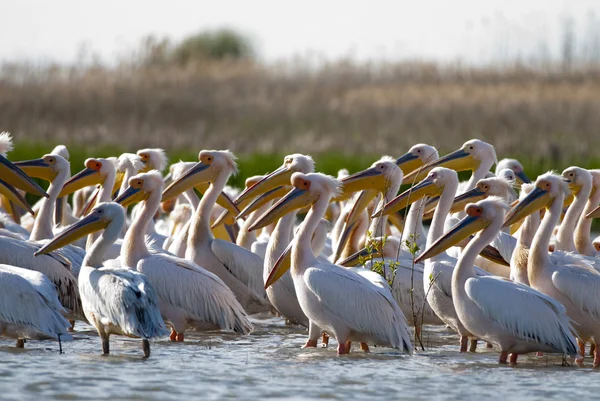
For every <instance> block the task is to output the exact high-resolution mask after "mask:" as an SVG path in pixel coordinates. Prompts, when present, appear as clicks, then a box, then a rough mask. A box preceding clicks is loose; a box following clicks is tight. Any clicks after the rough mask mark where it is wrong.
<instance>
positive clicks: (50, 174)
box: [15, 159, 57, 182]
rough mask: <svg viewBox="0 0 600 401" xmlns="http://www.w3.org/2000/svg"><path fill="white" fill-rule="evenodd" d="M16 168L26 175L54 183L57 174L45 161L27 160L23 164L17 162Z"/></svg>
mask: <svg viewBox="0 0 600 401" xmlns="http://www.w3.org/2000/svg"><path fill="white" fill-rule="evenodd" d="M15 166H17V167H18V168H20V169H21V171H23V172H24V173H25V174H27V175H28V176H30V177H35V178H41V179H42V180H46V181H49V182H52V181H53V180H54V179H55V178H56V176H57V173H56V172H54V171H53V170H52V168H51V167H50V165H49V164H48V163H46V162H45V161H44V159H35V160H26V161H22V162H16V163H15Z"/></svg>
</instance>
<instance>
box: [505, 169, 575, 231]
mask: <svg viewBox="0 0 600 401" xmlns="http://www.w3.org/2000/svg"><path fill="white" fill-rule="evenodd" d="M567 193H568V186H567V183H566V182H565V181H564V180H563V178H562V177H560V176H558V175H556V174H553V173H551V172H550V173H546V174H543V175H541V176H539V177H538V178H537V180H535V185H534V188H533V190H532V191H531V192H530V193H529V194H528V195H527V196H525V197H524V198H523V199H521V200H519V203H517V204H516V205H515V206H514V207H513V208H512V209H511V210H510V212H509V213H508V214H507V215H506V219H505V220H504V226H505V227H506V226H509V225H512V224H514V223H516V222H518V221H519V220H522V219H524V218H525V217H527V216H528V215H530V214H531V213H533V212H535V211H537V210H540V209H543V208H545V207H547V206H549V205H551V204H552V202H554V200H555V199H556V198H557V197H559V198H560V199H561V202H562V201H563V200H564V197H565V195H566V194H567Z"/></svg>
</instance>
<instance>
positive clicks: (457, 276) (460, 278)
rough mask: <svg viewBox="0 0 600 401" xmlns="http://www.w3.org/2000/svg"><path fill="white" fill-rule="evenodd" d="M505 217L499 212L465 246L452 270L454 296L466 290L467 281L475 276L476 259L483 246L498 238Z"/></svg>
mask: <svg viewBox="0 0 600 401" xmlns="http://www.w3.org/2000/svg"><path fill="white" fill-rule="evenodd" d="M503 218H504V215H503V214H502V213H499V214H498V215H497V216H496V217H495V218H494V219H493V220H492V222H491V223H490V224H489V225H488V226H487V227H486V228H484V229H483V230H482V231H481V232H479V233H478V234H477V235H475V238H473V239H472V240H471V241H469V243H468V244H467V246H465V248H464V250H463V251H462V253H461V254H460V257H459V258H458V261H457V263H456V266H455V268H454V271H453V272H452V294H453V296H455V294H458V293H464V292H465V286H464V284H465V281H467V279H468V278H470V277H474V276H475V267H474V266H475V259H476V258H477V256H478V255H479V253H480V252H481V251H482V250H483V248H485V247H486V246H487V245H489V244H490V243H491V242H492V241H493V240H494V238H496V236H497V235H498V233H499V232H500V228H501V227H502V220H503Z"/></svg>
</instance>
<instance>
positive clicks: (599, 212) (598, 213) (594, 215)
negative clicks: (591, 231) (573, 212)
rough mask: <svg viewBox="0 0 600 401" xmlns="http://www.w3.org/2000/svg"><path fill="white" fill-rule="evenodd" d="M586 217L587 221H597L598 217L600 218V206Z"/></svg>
mask: <svg viewBox="0 0 600 401" xmlns="http://www.w3.org/2000/svg"><path fill="white" fill-rule="evenodd" d="M585 217H586V218H587V219H597V218H598V217H600V206H598V207H597V208H595V209H594V210H592V211H591V212H590V213H588V214H587V215H586V216H585Z"/></svg>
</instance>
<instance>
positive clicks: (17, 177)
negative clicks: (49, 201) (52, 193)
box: [0, 155, 48, 198]
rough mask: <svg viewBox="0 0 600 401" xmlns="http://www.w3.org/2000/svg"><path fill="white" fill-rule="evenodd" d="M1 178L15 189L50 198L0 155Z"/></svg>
mask: <svg viewBox="0 0 600 401" xmlns="http://www.w3.org/2000/svg"><path fill="white" fill-rule="evenodd" d="M0 177H1V178H2V180H4V182H6V183H7V184H9V185H12V186H13V187H15V188H19V189H22V190H23V191H25V192H28V193H30V194H33V195H36V196H43V197H45V198H47V197H48V194H47V193H46V191H44V190H43V189H42V187H40V186H39V185H38V184H37V183H36V182H35V181H33V180H32V179H31V178H30V177H29V176H28V175H27V174H25V173H24V172H23V171H21V169H20V168H19V167H17V166H15V165H14V164H13V163H11V161H10V160H8V159H7V158H6V157H4V156H2V155H0Z"/></svg>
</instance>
